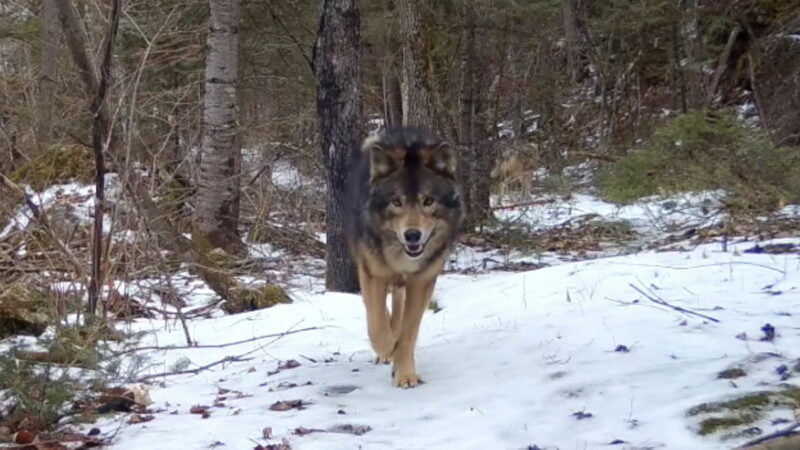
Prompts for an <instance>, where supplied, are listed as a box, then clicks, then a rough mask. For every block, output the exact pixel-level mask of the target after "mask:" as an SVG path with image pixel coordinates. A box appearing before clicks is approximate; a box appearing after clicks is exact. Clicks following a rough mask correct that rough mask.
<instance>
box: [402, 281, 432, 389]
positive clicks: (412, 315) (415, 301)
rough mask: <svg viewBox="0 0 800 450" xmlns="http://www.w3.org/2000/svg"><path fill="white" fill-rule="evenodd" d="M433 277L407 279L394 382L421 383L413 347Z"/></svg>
mask: <svg viewBox="0 0 800 450" xmlns="http://www.w3.org/2000/svg"><path fill="white" fill-rule="evenodd" d="M435 283H436V281H435V279H432V280H431V279H409V280H408V283H407V284H406V305H405V311H404V313H403V322H402V327H401V329H400V334H399V336H398V340H397V348H396V349H395V351H394V355H393V356H394V384H395V386H397V387H402V388H412V387H415V386H417V385H418V384H420V383H422V379H421V378H420V377H419V375H417V371H416V367H415V364H414V347H415V346H416V344H417V335H418V334H419V325H420V322H421V321H422V315H423V314H424V313H425V310H426V309H427V308H428V302H430V299H431V295H432V294H433V286H434V284H435Z"/></svg>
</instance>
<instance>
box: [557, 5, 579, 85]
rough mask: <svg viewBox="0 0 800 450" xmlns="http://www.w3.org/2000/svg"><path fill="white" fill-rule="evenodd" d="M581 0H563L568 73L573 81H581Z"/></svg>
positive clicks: (562, 10) (562, 9)
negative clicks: (578, 14) (579, 15)
mask: <svg viewBox="0 0 800 450" xmlns="http://www.w3.org/2000/svg"><path fill="white" fill-rule="evenodd" d="M578 2H579V0H563V2H562V4H561V6H562V8H561V12H562V19H563V22H564V38H565V39H564V40H565V44H566V48H565V50H566V53H567V75H568V76H569V79H570V80H572V82H573V83H575V82H578V81H580V74H581V67H580V57H581V51H580V31H579V30H578V18H577V10H578Z"/></svg>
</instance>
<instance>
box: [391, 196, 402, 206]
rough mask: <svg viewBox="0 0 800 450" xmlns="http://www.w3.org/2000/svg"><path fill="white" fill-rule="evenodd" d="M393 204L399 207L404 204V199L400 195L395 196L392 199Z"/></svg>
mask: <svg viewBox="0 0 800 450" xmlns="http://www.w3.org/2000/svg"><path fill="white" fill-rule="evenodd" d="M392 204H393V205H394V206H397V207H398V208H399V207H401V206H403V201H402V200H400V197H395V198H393V199H392Z"/></svg>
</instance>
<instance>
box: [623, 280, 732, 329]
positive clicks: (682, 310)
mask: <svg viewBox="0 0 800 450" xmlns="http://www.w3.org/2000/svg"><path fill="white" fill-rule="evenodd" d="M628 285H629V286H630V287H632V288H634V289H635V290H636V291H637V292H638V293H640V294H642V295H644V297H645V298H646V299H648V300H650V301H651V302H653V303H655V304H658V305H661V306H666V307H667V308H671V309H674V310H675V311H678V312H679V313H683V314H686V315H694V316H698V317H702V318H703V319H706V320H710V321H712V322H715V323H719V320H718V319H715V318H713V317H711V316H707V315H705V314H700V313H699V312H695V311H691V310H688V309H686V308H681V307H680V306H674V305H670V304H669V303H667V302H666V300H664V299H663V298H661V297H659V296H658V295H656V294H655V293H652V295H651V294H648V293H647V292H645V291H643V290H642V289H640V288H639V287H638V286H636V285H634V284H633V283H628Z"/></svg>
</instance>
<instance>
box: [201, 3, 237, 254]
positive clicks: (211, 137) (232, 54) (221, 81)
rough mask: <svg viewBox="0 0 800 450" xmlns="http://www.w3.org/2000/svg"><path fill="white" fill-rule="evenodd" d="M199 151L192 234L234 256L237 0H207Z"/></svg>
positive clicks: (235, 215) (235, 216)
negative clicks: (204, 70) (207, 11)
mask: <svg viewBox="0 0 800 450" xmlns="http://www.w3.org/2000/svg"><path fill="white" fill-rule="evenodd" d="M209 4H210V7H211V15H210V18H209V28H208V56H207V59H206V82H205V89H206V90H205V99H204V110H203V126H204V132H203V148H202V154H201V160H200V174H199V179H198V186H197V200H196V203H197V210H196V214H195V226H196V230H197V231H199V232H200V233H202V234H203V235H204V236H205V237H206V239H207V240H208V242H209V243H210V244H211V245H213V246H215V247H221V248H222V249H224V250H225V251H227V252H229V253H232V254H238V253H241V251H242V250H243V248H242V243H241V239H240V237H239V231H238V226H239V181H240V180H239V178H240V172H241V161H242V151H241V146H240V142H239V137H238V124H237V109H238V107H237V99H236V90H237V83H238V63H239V15H240V14H239V0H210V2H209Z"/></svg>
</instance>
